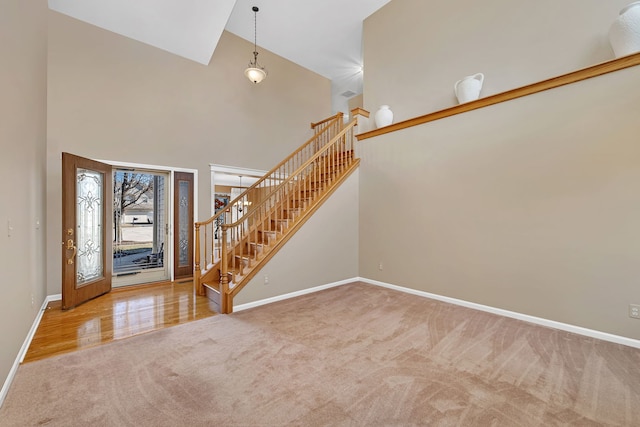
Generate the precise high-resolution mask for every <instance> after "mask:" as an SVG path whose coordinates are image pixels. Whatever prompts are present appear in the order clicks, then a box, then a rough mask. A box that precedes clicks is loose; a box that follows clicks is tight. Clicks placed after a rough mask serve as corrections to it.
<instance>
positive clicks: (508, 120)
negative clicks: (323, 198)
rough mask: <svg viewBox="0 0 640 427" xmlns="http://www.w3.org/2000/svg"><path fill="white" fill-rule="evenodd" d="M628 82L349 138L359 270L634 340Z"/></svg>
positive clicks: (635, 149) (638, 225)
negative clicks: (356, 156) (357, 168)
mask: <svg viewBox="0 0 640 427" xmlns="http://www.w3.org/2000/svg"><path fill="white" fill-rule="evenodd" d="M638 81H640V67H634V68H630V69H626V70H622V71H618V72H616V73H612V74H607V75H605V76H601V77H598V78H594V79H590V80H586V81H583V82H580V83H576V84H573V85H569V86H563V87H560V88H558V89H554V90H550V91H546V92H542V93H539V94H536V95H532V96H529V97H525V98H520V99H517V100H513V101H509V102H505V103H501V104H497V105H494V106H491V107H486V108H483V109H479V110H475V111H472V112H468V113H465V114H460V115H456V116H452V117H449V118H446V119H443V120H438V121H435V122H431V123H427V124H424V125H421V126H416V127H413V128H409V129H406V130H403V131H399V132H394V133H390V134H386V135H383V136H380V137H377V138H372V139H367V140H365V141H363V142H361V143H360V153H361V156H362V166H361V175H360V183H361V184H360V212H361V215H360V275H361V276H362V277H366V278H370V279H374V280H380V281H383V282H388V283H392V284H396V285H400V286H407V287H409V288H414V289H418V290H422V291H427V292H431V293H435V294H439V295H445V296H449V297H453V298H458V299H462V300H465V301H471V302H476V303H480V304H485V305H489V306H493V307H498V308H503V309H507V310H512V311H515V312H519V313H525V314H529V315H533V316H538V317H542V318H546V319H551V320H555V321H560V322H564V323H568V324H572V325H578V326H582V327H586V328H590V329H594V330H599V331H604V332H608V333H612V334H616V335H621V336H625V337H629V338H634V339H640V321H638V320H635V319H631V318H630V317H629V316H628V306H629V304H630V303H635V304H638V303H640V287H639V286H638V279H639V278H640V222H639V221H640V220H639V218H640V196H639V193H638V182H640V144H639V143H638V135H639V134H640V132H639V131H640V121H638V117H640V102H639V101H640V88H639V87H638ZM379 262H382V263H383V270H382V271H380V270H378V263H379Z"/></svg>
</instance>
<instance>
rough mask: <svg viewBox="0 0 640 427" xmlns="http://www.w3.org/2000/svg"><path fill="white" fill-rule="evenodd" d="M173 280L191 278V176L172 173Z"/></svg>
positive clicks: (192, 231)
mask: <svg viewBox="0 0 640 427" xmlns="http://www.w3.org/2000/svg"><path fill="white" fill-rule="evenodd" d="M173 181H174V189H175V190H174V216H175V218H174V229H173V234H174V243H173V247H174V250H175V253H176V256H175V259H174V278H175V279H180V278H185V277H191V276H193V233H194V229H193V206H194V203H193V202H194V200H193V174H192V173H187V172H175V173H174V179H173Z"/></svg>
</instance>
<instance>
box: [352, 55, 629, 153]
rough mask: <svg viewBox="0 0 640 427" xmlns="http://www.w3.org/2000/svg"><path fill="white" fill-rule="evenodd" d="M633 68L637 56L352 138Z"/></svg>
mask: <svg viewBox="0 0 640 427" xmlns="http://www.w3.org/2000/svg"><path fill="white" fill-rule="evenodd" d="M636 65H640V53H634V54H632V55H628V56H623V57H621V58H617V59H614V60H611V61H607V62H603V63H601V64H597V65H593V66H591V67H588V68H583V69H582V70H578V71H573V72H571V73H568V74H563V75H561V76H558V77H553V78H550V79H547V80H543V81H541V82H537V83H533V84H530V85H527V86H522V87H519V88H516V89H512V90H509V91H506V92H501V93H497V94H495V95H490V96H487V97H486V98H480V99H477V100H475V101H471V102H467V103H465V104H460V105H456V106H454V107H450V108H446V109H444V110H440V111H436V112H433V113H429V114H425V115H424V116H419V117H414V118H413V119H409V120H405V121H402V122H398V123H394V124H392V125H389V126H385V127H382V128H380V129H375V130H371V131H368V132H364V133H361V134H358V135H356V138H358V141H362V140H364V139H367V138H373V137H374V136H379V135H384V134H385V133H390V132H395V131H398V130H402V129H406V128H410V127H412V126H418V125H421V124H424V123H428V122H432V121H435V120H440V119H443V118H445V117H449V116H454V115H456V114H460V113H465V112H467V111H472V110H477V109H478V108H483V107H487V106H489V105H494V104H498V103H500V102H504V101H509V100H511V99H516V98H521V97H523V96H527V95H532V94H534V93H538V92H542V91H545V90H548V89H553V88H556V87H560V86H564V85H567V84H571V83H576V82H579V81H581V80H586V79H590V78H592V77H598V76H601V75H603V74H607V73H612V72H614V71H618V70H622V69H625V68H629V67H634V66H636Z"/></svg>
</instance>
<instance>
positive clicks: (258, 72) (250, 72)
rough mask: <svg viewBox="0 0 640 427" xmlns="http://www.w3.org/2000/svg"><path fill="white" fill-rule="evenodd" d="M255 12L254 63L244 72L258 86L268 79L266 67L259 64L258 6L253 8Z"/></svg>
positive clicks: (250, 63)
mask: <svg viewBox="0 0 640 427" xmlns="http://www.w3.org/2000/svg"><path fill="white" fill-rule="evenodd" d="M251 10H253V61H249V67H248V68H247V69H246V70H244V75H245V76H247V78H248V79H249V80H251V81H252V82H253V83H255V84H258V83H260V82H261V81H263V80H264V79H265V77H267V72H266V70H265V69H264V67H261V66H260V65H259V64H258V44H257V37H258V36H257V34H258V11H259V10H260V9H258V7H257V6H253V7H252V8H251Z"/></svg>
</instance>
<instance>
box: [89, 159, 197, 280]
mask: <svg viewBox="0 0 640 427" xmlns="http://www.w3.org/2000/svg"><path fill="white" fill-rule="evenodd" d="M98 161H99V162H102V163H107V164H110V165H111V166H113V167H114V168H125V169H126V168H132V169H149V170H156V171H159V172H168V173H169V182H170V183H171V188H172V190H171V191H169V192H168V194H167V203H168V204H169V218H171V224H170V225H169V234H168V235H167V240H166V241H167V242H173V234H174V233H173V219H174V218H175V212H174V193H175V191H174V189H173V181H174V175H175V173H176V172H188V173H192V174H193V220H194V222H197V221H198V170H197V169H189V168H178V167H174V166H161V165H150V164H145V163H132V162H121V161H114V160H98ZM194 233H195V230H194ZM168 246H169V247H168V248H166V249H165V251H166V252H167V256H168V257H169V258H168V259H169V260H170V262H171V265H172V266H171V268H170V269H169V280H171V281H172V282H173V281H174V279H175V272H174V269H173V259H174V257H175V256H176V254H175V252H174V247H173V244H171V245H168ZM194 257H195V254H194ZM194 259H195V258H194ZM167 264H169V261H167Z"/></svg>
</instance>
